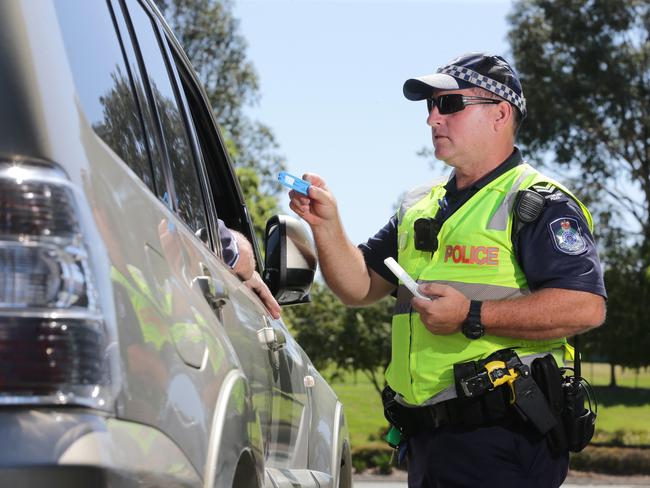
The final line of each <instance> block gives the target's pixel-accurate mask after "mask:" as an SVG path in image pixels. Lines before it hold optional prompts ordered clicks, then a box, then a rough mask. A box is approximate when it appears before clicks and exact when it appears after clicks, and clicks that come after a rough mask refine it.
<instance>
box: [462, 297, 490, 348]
mask: <svg viewBox="0 0 650 488" xmlns="http://www.w3.org/2000/svg"><path fill="white" fill-rule="evenodd" d="M481 305H483V302H479V301H477V300H472V301H471V302H470V303H469V312H468V313H467V318H466V319H465V321H464V322H463V327H462V329H461V330H462V331H463V334H464V335H465V337H467V338H468V339H472V340H474V339H480V338H481V337H483V336H484V335H485V327H483V324H481Z"/></svg>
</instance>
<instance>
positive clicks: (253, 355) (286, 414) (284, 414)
mask: <svg viewBox="0 0 650 488" xmlns="http://www.w3.org/2000/svg"><path fill="white" fill-rule="evenodd" d="M166 38H167V42H168V43H169V51H170V55H171V58H172V59H173V61H174V64H175V66H176V69H177V72H178V82H179V85H180V86H181V88H182V89H181V92H182V97H183V98H184V106H185V107H186V109H187V111H188V114H189V116H188V119H189V120H190V121H191V123H192V135H193V137H194V138H195V139H194V140H195V141H196V144H197V157H198V158H199V160H201V161H202V162H203V165H202V167H203V169H204V172H205V177H206V178H205V184H206V187H207V188H208V191H207V195H208V198H209V199H210V200H211V202H212V204H213V205H214V209H215V212H216V213H217V214H218V215H219V217H220V218H222V219H223V220H224V222H225V223H226V224H227V225H228V226H229V227H230V228H232V229H236V230H238V231H240V232H242V233H243V234H244V235H245V236H246V237H247V238H248V239H249V240H250V241H251V242H252V243H253V246H254V248H255V249H257V240H256V236H255V234H254V232H253V230H252V226H251V222H250V218H249V215H248V212H247V209H246V207H245V204H244V202H243V197H242V194H241V191H240V189H239V186H238V184H237V182H236V177H235V175H234V172H233V170H232V167H231V165H230V163H229V161H228V158H227V156H226V152H225V150H224V146H223V144H222V141H221V138H220V135H219V132H218V130H217V128H216V124H215V122H214V118H213V116H212V114H211V113H210V112H211V109H210V108H209V105H208V104H207V101H206V97H205V95H204V92H203V91H202V90H201V88H200V86H199V84H198V83H197V80H196V79H195V77H194V75H193V74H192V70H191V68H190V67H189V63H188V61H187V60H186V59H185V57H184V55H183V54H182V51H181V50H180V48H179V46H177V45H176V43H175V41H174V39H173V38H172V36H171V35H169V33H167V35H166ZM214 230H215V231H216V230H217V229H214ZM215 241H216V242H217V243H218V236H215ZM257 255H258V258H259V252H257ZM257 261H258V263H259V262H260V260H259V259H258V260H257ZM204 264H206V267H207V268H208V269H209V271H210V272H211V273H214V275H215V276H217V275H218V276H223V272H224V270H223V267H221V268H219V269H215V268H213V267H211V265H210V264H209V263H204ZM220 313H221V316H222V319H223V323H224V326H225V328H226V330H227V332H228V334H229V337H230V338H231V341H232V342H233V345H234V347H235V349H236V351H237V353H238V355H240V358H241V360H242V363H246V366H245V367H249V368H253V369H255V370H256V373H254V375H257V376H258V377H259V376H262V373H261V371H262V370H265V371H267V372H268V373H269V374H270V383H269V384H268V385H262V383H261V382H260V383H259V384H258V387H263V386H264V387H265V386H268V387H269V391H268V393H269V394H270V395H271V405H270V408H269V409H268V410H267V409H260V411H259V412H260V417H261V419H262V422H263V424H264V425H265V432H264V437H265V440H266V443H265V451H266V452H265V455H266V459H267V464H268V465H269V466H274V467H278V468H288V469H300V468H305V467H306V466H307V442H308V436H307V433H308V430H309V429H308V426H309V422H310V418H309V408H308V402H307V392H306V388H305V370H306V366H305V364H304V362H303V356H302V354H301V351H300V348H299V347H298V346H297V344H296V343H295V341H294V340H293V339H292V338H291V336H290V334H289V331H288V330H287V328H286V327H285V325H284V323H283V322H282V321H281V320H273V319H272V318H271V317H270V315H269V314H268V312H267V311H266V310H265V309H264V308H263V307H262V306H261V302H260V301H259V300H258V299H257V297H256V296H254V294H251V293H250V291H249V290H247V289H246V287H245V285H243V284H241V283H240V286H238V287H236V291H235V292H234V293H233V294H232V295H231V296H230V299H229V300H228V301H226V303H225V304H224V305H223V306H222V307H221V308H220ZM251 341H252V342H256V344H252V342H251ZM260 347H261V349H260ZM257 394H260V392H257Z"/></svg>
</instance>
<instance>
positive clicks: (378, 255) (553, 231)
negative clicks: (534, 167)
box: [359, 148, 607, 298]
mask: <svg viewBox="0 0 650 488" xmlns="http://www.w3.org/2000/svg"><path fill="white" fill-rule="evenodd" d="M521 163H522V157H521V153H520V152H519V150H518V149H517V148H515V150H514V151H513V153H512V154H511V155H510V157H508V159H506V160H505V161H504V162H503V163H501V164H500V165H499V166H498V167H497V168H495V169H494V170H492V171H491V172H490V173H488V174H487V175H485V176H484V177H483V178H481V179H480V180H478V181H477V182H475V183H474V184H473V185H471V186H469V187H467V188H464V189H462V190H458V188H457V187H456V178H455V177H454V176H452V177H451V178H450V179H449V181H448V182H447V184H446V185H445V188H446V190H447V193H446V195H445V200H446V206H445V208H444V211H443V218H444V219H447V218H449V217H450V216H451V215H452V214H453V213H454V212H455V211H456V210H458V209H459V208H460V207H461V206H462V205H463V204H464V203H465V202H466V201H467V200H469V199H470V198H471V197H472V196H473V195H474V194H475V193H476V192H478V191H479V190H480V189H481V188H483V187H484V186H485V185H487V184H488V183H490V182H491V181H493V180H494V179H495V178H497V177H498V176H500V175H502V174H503V173H505V172H506V171H508V170H510V169H512V168H514V167H515V166H517V165H518V164H521ZM540 194H542V195H543V196H544V197H545V200H546V205H545V207H544V210H543V212H542V214H541V215H540V216H539V218H538V219H537V220H536V221H535V222H532V223H530V224H525V225H524V226H523V227H522V228H521V230H520V231H519V232H518V233H517V235H516V236H514V238H513V247H514V250H515V254H516V258H517V262H518V263H519V265H520V266H521V268H522V270H523V272H524V274H525V275H526V280H527V281H528V286H529V288H530V290H531V291H534V290H539V289H542V288H562V289H567V290H578V291H586V292H590V293H594V294H596V295H600V296H602V297H604V298H607V294H606V292H605V284H604V282H603V272H602V268H601V266H600V260H599V259H598V253H597V249H596V243H595V241H594V237H593V235H592V234H591V232H590V231H589V226H588V225H587V222H586V220H585V217H584V215H583V213H582V210H581V209H580V207H579V205H578V204H577V203H576V202H575V201H574V200H573V198H571V197H569V196H568V195H566V194H565V193H564V192H562V191H561V190H559V189H557V188H553V187H551V188H548V189H544V191H543V192H540ZM359 249H361V251H362V253H363V255H364V259H365V261H366V264H367V266H368V267H369V268H371V269H372V270H374V271H375V272H376V273H377V274H379V275H380V276H381V277H382V278H384V279H385V280H387V281H388V282H390V283H393V284H395V285H396V286H397V278H395V275H393V273H391V272H390V271H389V270H388V268H386V265H385V264H384V259H385V258H387V257H389V256H390V257H393V258H394V259H397V217H396V216H392V217H391V218H390V220H389V221H388V223H387V224H386V225H385V226H384V227H382V228H381V229H380V230H379V232H377V233H376V234H375V235H374V236H373V237H371V238H370V239H368V241H367V242H366V243H364V244H360V245H359Z"/></svg>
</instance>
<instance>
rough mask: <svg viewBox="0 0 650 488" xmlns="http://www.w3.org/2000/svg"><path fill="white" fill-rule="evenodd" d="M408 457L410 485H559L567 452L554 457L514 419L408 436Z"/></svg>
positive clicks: (420, 487) (542, 440)
mask: <svg viewBox="0 0 650 488" xmlns="http://www.w3.org/2000/svg"><path fill="white" fill-rule="evenodd" d="M407 459H408V485H409V488H455V487H458V488H460V487H467V488H478V487H486V488H487V487H489V488H493V487H498V488H522V487H525V488H534V487H539V488H555V487H558V486H560V485H561V484H562V482H563V481H564V479H565V477H566V474H567V470H568V465H569V454H568V452H565V453H563V454H560V455H559V456H553V455H552V454H551V453H550V452H549V449H548V443H547V442H546V439H545V438H543V437H541V436H539V434H535V433H534V432H532V430H531V428H530V427H529V426H527V425H524V424H523V423H522V422H520V421H519V419H514V418H508V419H502V420H500V421H496V422H491V423H488V424H486V425H484V426H481V427H475V428H466V427H460V426H449V425H447V426H443V427H439V428H437V429H427V430H423V431H421V432H419V433H417V434H415V435H413V436H411V437H410V438H409V440H408V454H407Z"/></svg>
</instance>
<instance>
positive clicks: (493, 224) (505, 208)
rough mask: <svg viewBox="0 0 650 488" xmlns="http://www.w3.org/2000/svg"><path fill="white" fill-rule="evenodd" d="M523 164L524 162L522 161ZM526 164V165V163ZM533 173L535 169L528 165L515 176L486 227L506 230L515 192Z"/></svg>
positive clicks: (515, 195) (515, 196)
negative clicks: (513, 182) (515, 179)
mask: <svg viewBox="0 0 650 488" xmlns="http://www.w3.org/2000/svg"><path fill="white" fill-rule="evenodd" d="M524 164H525V163H524ZM527 166H528V165H527ZM533 173H535V170H534V169H533V168H531V167H530V166H528V167H527V168H526V170H525V171H524V172H523V173H522V174H521V176H519V178H517V181H515V184H514V185H512V187H511V188H510V190H508V193H507V194H506V197H505V198H504V199H503V202H501V205H499V208H497V211H496V212H494V215H493V216H492V219H491V220H490V223H489V224H488V226H487V228H488V229H492V230H506V229H507V228H508V219H510V213H511V212H512V207H513V205H514V204H515V198H517V192H519V187H520V186H521V184H522V183H523V182H524V180H525V179H526V178H527V177H528V176H530V175H532V174H533Z"/></svg>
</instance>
